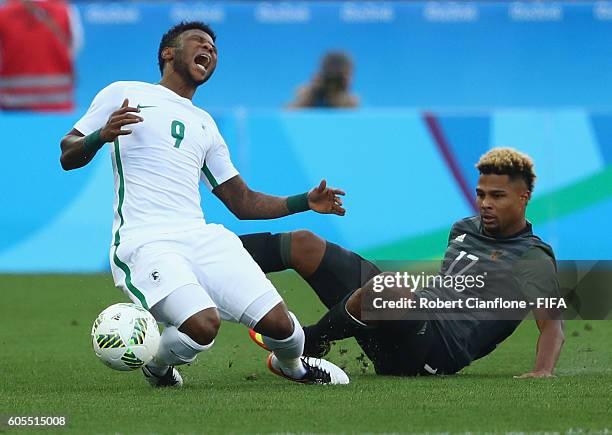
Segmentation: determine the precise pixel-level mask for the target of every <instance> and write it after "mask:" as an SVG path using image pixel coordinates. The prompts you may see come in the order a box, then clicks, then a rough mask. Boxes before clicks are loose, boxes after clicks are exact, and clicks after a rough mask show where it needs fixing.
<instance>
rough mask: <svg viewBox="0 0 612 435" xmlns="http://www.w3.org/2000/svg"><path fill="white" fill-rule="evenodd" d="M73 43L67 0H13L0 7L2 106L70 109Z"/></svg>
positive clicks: (50, 109)
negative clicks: (65, 0)
mask: <svg viewBox="0 0 612 435" xmlns="http://www.w3.org/2000/svg"><path fill="white" fill-rule="evenodd" d="M71 45H72V35H71V31H70V17H69V5H68V4H67V3H65V2H64V1H63V0H51V1H14V0H9V1H8V2H7V3H6V4H5V5H4V6H2V7H0V109H3V110H37V111H52V110H71V109H72V108H73V94H74V69H73V63H72V54H71Z"/></svg>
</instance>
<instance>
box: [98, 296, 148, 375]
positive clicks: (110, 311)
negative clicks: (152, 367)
mask: <svg viewBox="0 0 612 435" xmlns="http://www.w3.org/2000/svg"><path fill="white" fill-rule="evenodd" d="M91 337H92V342H93V349H94V352H95V353H96V355H97V356H98V358H100V360H101V361H102V362H103V363H104V364H106V365H107V366H108V367H110V368H111V369H115V370H122V371H128V370H136V369H138V368H140V367H142V366H143V365H145V364H147V363H148V362H149V361H151V360H152V359H153V356H155V354H156V353H157V348H158V347H159V329H158V328H157V323H156V322H155V319H154V318H153V316H152V315H151V314H150V313H149V312H148V311H147V310H145V309H144V308H141V307H139V306H138V305H134V304H115V305H111V306H110V307H108V308H107V309H105V310H104V311H102V312H101V313H100V315H99V316H98V318H97V319H96V320H95V322H94V324H93V327H92V328H91Z"/></svg>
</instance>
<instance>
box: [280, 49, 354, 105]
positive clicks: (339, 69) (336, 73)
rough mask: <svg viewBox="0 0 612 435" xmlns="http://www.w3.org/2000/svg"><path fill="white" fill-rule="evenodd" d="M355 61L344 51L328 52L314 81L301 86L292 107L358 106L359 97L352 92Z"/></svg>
mask: <svg viewBox="0 0 612 435" xmlns="http://www.w3.org/2000/svg"><path fill="white" fill-rule="evenodd" d="M352 76H353V61H352V60H351V58H350V57H349V55H348V54H346V53H343V52H328V53H326V54H325V56H324V57H323V60H322V61H321V68H320V70H319V71H318V72H317V74H316V75H315V76H314V78H313V79H312V81H311V82H310V83H308V84H306V85H303V86H301V87H300V88H299V89H298V91H297V94H296V97H295V101H293V102H292V103H290V104H289V106H288V107H290V108H300V107H329V108H334V107H345V108H348V107H357V106H358V105H359V99H358V98H357V97H356V96H355V95H352V94H351V93H350V86H351V81H352Z"/></svg>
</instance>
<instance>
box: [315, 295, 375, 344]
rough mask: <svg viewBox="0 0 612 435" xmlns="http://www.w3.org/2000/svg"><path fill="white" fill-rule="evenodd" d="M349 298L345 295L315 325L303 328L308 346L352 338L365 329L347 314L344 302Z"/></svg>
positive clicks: (364, 326)
mask: <svg viewBox="0 0 612 435" xmlns="http://www.w3.org/2000/svg"><path fill="white" fill-rule="evenodd" d="M349 297H350V295H347V296H346V297H345V298H344V299H342V301H340V302H339V303H338V304H336V305H335V306H334V307H332V308H331V309H330V310H329V311H328V312H327V313H326V314H325V315H324V316H323V317H321V319H320V320H319V321H318V322H317V323H316V324H314V325H311V326H307V327H306V328H304V333H305V334H306V341H307V342H309V343H308V344H309V345H314V344H315V343H317V342H319V343H321V342H326V341H335V340H342V339H343V338H349V337H353V336H354V335H355V334H357V333H359V332H362V331H363V330H364V329H366V328H367V326H366V325H364V324H363V323H361V322H359V321H357V320H356V319H354V318H353V317H352V316H351V315H350V314H349V313H348V312H347V310H346V301H347V300H348V298H349Z"/></svg>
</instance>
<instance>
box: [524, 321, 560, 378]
mask: <svg viewBox="0 0 612 435" xmlns="http://www.w3.org/2000/svg"><path fill="white" fill-rule="evenodd" d="M535 311H538V310H535ZM534 314H535V316H536V323H537V325H538V329H539V330H540V336H539V337H538V344H537V348H536V361H535V366H534V368H533V370H532V371H531V372H528V373H525V374H523V375H521V376H516V378H519V379H525V378H550V377H553V376H554V375H553V370H554V368H555V364H557V360H558V359H559V355H560V354H561V347H562V346H563V343H564V342H565V336H564V334H563V320H554V319H541V318H542V317H543V316H541V315H538V313H537V312H534ZM539 319H541V320H539Z"/></svg>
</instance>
